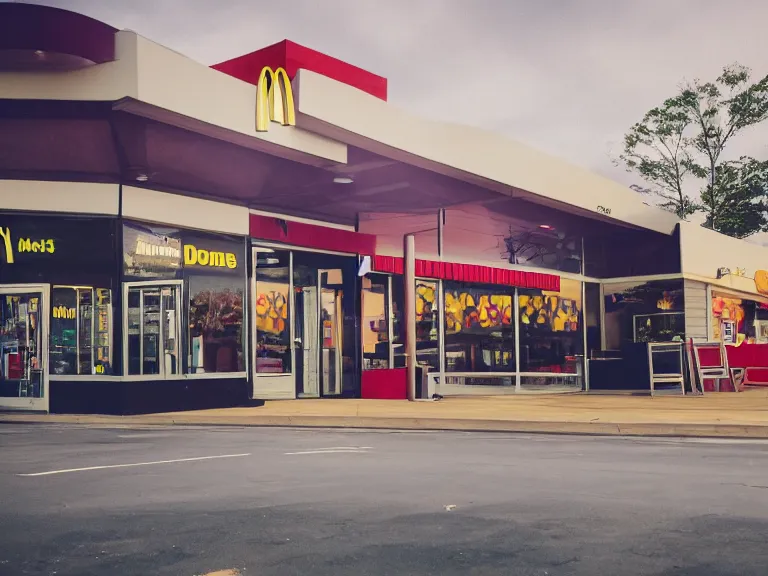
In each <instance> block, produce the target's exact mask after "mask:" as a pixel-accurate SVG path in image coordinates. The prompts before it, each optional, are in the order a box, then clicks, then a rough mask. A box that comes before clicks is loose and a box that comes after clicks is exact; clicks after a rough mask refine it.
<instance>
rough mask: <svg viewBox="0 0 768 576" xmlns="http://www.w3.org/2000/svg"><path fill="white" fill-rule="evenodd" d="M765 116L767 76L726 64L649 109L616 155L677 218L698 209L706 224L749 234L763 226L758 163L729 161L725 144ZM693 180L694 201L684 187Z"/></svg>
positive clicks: (762, 191) (760, 166) (761, 165)
mask: <svg viewBox="0 0 768 576" xmlns="http://www.w3.org/2000/svg"><path fill="white" fill-rule="evenodd" d="M766 119H768V76H766V77H764V78H763V79H761V80H759V81H757V82H752V81H751V72H750V70H749V69H748V68H746V67H744V66H741V65H739V64H733V65H731V66H726V67H725V68H724V69H723V72H722V73H721V74H720V76H719V77H718V78H717V79H716V80H715V81H714V82H700V81H698V80H696V81H694V82H692V83H690V84H688V85H686V86H684V87H683V88H682V89H681V90H680V93H679V94H678V95H677V96H675V97H673V98H670V99H668V100H667V101H665V102H664V104H663V105H662V106H660V107H658V108H654V109H653V110H651V111H650V112H648V113H647V114H646V115H645V117H644V118H643V120H642V121H641V122H639V123H638V124H635V125H634V126H633V127H632V128H631V129H630V130H629V132H628V133H627V135H626V136H625V139H624V153H623V154H622V155H621V159H622V160H623V161H624V163H625V164H626V167H627V169H628V170H630V171H635V172H637V173H638V174H640V176H642V177H643V179H644V180H646V182H648V183H649V184H650V185H651V188H650V190H651V191H652V192H653V193H655V194H656V195H658V196H659V205H660V206H661V207H662V208H665V209H667V210H670V211H671V212H675V213H676V214H677V215H678V216H679V217H680V218H685V217H687V216H689V215H691V214H693V213H695V212H698V211H703V212H704V213H705V216H706V221H705V226H708V227H710V228H713V229H715V230H718V231H719V232H723V233H726V234H730V235H734V236H738V237H745V236H749V235H750V234H753V233H754V232H757V231H759V230H764V229H765V228H766V223H767V221H766V213H765V195H766V186H765V184H764V183H765V180H764V179H763V180H762V181H761V180H760V179H761V178H764V173H765V172H764V166H765V164H764V163H761V162H759V161H757V160H755V159H753V158H742V159H741V160H739V161H736V162H733V161H730V162H729V161H727V160H725V159H724V151H725V149H726V147H727V145H728V144H729V143H730V142H731V140H732V139H733V138H734V137H735V136H736V135H738V134H739V133H741V132H742V131H744V130H746V129H748V128H750V127H753V126H755V125H757V124H760V123H761V122H763V121H765V120H766ZM696 182H698V185H696ZM761 182H762V183H761ZM686 183H688V184H686ZM696 187H697V188H698V191H699V194H700V197H701V200H700V201H699V200H696V199H694V198H691V197H690V196H689V195H687V194H686V192H685V190H689V189H694V190H695V189H696ZM748 206H752V207H753V208H752V211H753V212H754V214H753V212H750V211H749V210H747V207H748Z"/></svg>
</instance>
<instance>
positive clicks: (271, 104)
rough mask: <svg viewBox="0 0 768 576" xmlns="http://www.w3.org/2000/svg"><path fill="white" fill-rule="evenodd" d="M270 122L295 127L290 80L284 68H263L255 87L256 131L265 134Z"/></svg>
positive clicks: (294, 111)
mask: <svg viewBox="0 0 768 576" xmlns="http://www.w3.org/2000/svg"><path fill="white" fill-rule="evenodd" d="M270 122H279V123H280V124H282V125H283V126H295V125H296V110H295V109H294V105H293V88H292V87H291V80H290V79H289V78H288V73H287V72H286V71H285V68H278V69H277V70H272V68H270V67H269V66H265V67H264V68H263V69H262V70H261V74H259V83H258V84H257V85H256V131H257V132H266V131H267V130H269V123H270Z"/></svg>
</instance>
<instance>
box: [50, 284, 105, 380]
mask: <svg viewBox="0 0 768 576" xmlns="http://www.w3.org/2000/svg"><path fill="white" fill-rule="evenodd" d="M50 362H51V372H52V373H53V374H112V291H111V290H109V289H108V288H93V287H90V286H53V288H52V289H51V339H50Z"/></svg>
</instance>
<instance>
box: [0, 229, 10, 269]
mask: <svg viewBox="0 0 768 576" xmlns="http://www.w3.org/2000/svg"><path fill="white" fill-rule="evenodd" d="M0 238H2V239H3V246H4V247H5V261H6V262H7V263H8V264H13V245H12V244H11V229H10V228H5V229H3V228H1V227H0Z"/></svg>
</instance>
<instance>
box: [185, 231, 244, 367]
mask: <svg viewBox="0 0 768 576" xmlns="http://www.w3.org/2000/svg"><path fill="white" fill-rule="evenodd" d="M183 239H184V278H185V279H186V281H187V295H188V308H187V314H188V317H187V321H188V330H189V332H188V334H187V346H188V355H187V358H188V362H187V371H188V372H189V373H191V374H210V373H215V372H219V373H221V372H244V371H245V354H244V335H245V332H244V331H243V295H244V293H245V281H246V280H245V278H246V277H245V268H246V266H245V259H244V249H243V243H242V241H237V240H230V239H227V238H224V237H213V236H202V235H201V236H199V237H193V236H191V235H185V236H184V238H183Z"/></svg>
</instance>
